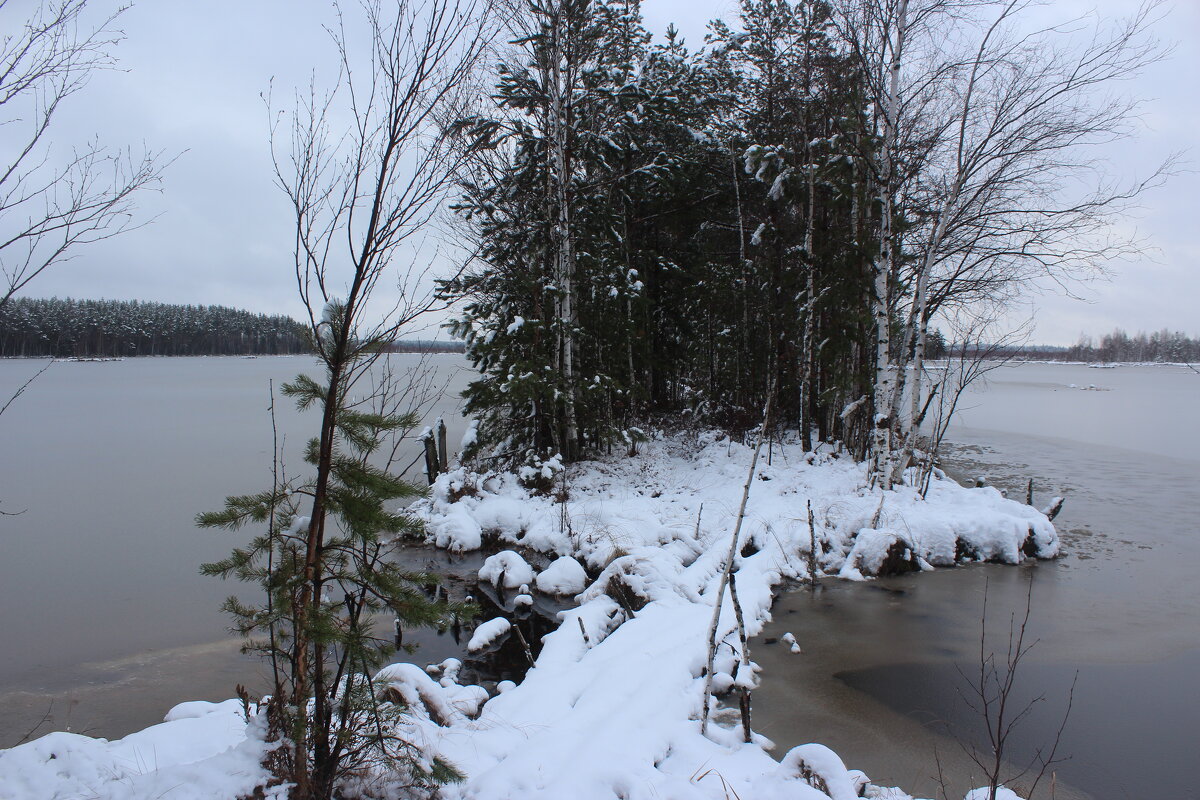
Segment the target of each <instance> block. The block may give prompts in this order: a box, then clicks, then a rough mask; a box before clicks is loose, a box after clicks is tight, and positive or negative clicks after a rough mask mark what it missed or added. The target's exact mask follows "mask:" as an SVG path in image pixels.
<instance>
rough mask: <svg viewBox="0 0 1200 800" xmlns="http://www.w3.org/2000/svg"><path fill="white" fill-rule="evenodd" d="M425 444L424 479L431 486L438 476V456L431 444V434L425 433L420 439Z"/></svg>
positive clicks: (435, 448)
mask: <svg viewBox="0 0 1200 800" xmlns="http://www.w3.org/2000/svg"><path fill="white" fill-rule="evenodd" d="M422 441H423V442H424V443H425V477H426V479H428V481H429V485H430V486H432V485H433V482H434V480H436V479H437V476H438V454H437V447H436V446H435V445H434V443H433V434H432V433H427V434H425V437H424V438H423V439H422Z"/></svg>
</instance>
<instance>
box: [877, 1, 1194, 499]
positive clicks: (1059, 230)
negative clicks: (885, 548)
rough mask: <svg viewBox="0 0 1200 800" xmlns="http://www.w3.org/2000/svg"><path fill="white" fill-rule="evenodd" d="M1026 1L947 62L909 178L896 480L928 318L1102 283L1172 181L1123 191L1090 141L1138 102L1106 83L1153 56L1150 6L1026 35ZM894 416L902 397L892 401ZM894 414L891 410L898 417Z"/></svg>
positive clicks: (1126, 117) (1154, 179)
mask: <svg viewBox="0 0 1200 800" xmlns="http://www.w3.org/2000/svg"><path fill="white" fill-rule="evenodd" d="M1031 5H1032V4H1031V3H1030V2H1029V0H1007V1H1006V2H1003V3H998V4H994V5H992V6H990V7H988V8H986V9H984V13H985V14H990V15H991V18H990V19H988V18H987V17H986V16H983V15H981V18H980V20H979V21H978V22H977V23H976V24H975V25H974V26H966V25H965V24H964V23H961V22H960V27H967V28H968V29H969V30H970V33H971V34H974V38H973V39H972V38H967V40H966V41H965V42H964V43H963V48H964V50H965V53H964V56H963V57H961V58H960V59H959V60H957V62H955V63H953V64H952V65H950V66H948V67H947V71H948V72H952V73H953V74H954V80H950V81H947V82H945V84H944V86H943V88H942V91H943V92H945V93H946V95H947V99H946V101H945V103H944V105H943V107H944V108H946V109H947V111H949V112H950V120H951V121H952V124H951V125H948V126H947V127H946V128H945V129H944V131H943V134H942V136H941V139H940V141H939V142H938V143H937V144H936V146H935V147H933V148H931V152H930V154H929V158H928V159H927V163H926V165H925V167H924V168H923V170H922V172H921V175H920V179H919V182H920V184H921V188H920V193H921V195H922V197H921V199H920V200H919V201H918V202H919V205H920V206H922V209H921V210H922V216H923V217H924V219H925V224H924V230H923V232H922V234H921V237H920V238H919V239H918V240H917V241H916V242H914V246H913V249H914V255H915V258H914V259H913V263H914V265H915V266H914V271H913V274H911V275H910V276H909V277H908V283H909V284H910V285H912V286H913V287H914V288H913V293H912V295H911V298H910V305H909V311H908V313H907V315H906V319H905V331H906V347H905V348H904V349H903V351H902V353H901V359H902V362H901V364H902V365H903V362H904V361H907V360H909V359H910V358H911V362H910V366H911V370H909V371H908V374H909V378H908V380H909V382H910V385H909V387H908V398H909V407H908V413H907V416H906V418H905V419H904V420H903V423H904V431H903V433H904V451H903V454H902V455H901V457H899V458H897V460H896V473H895V475H894V477H895V478H897V479H898V478H899V477H900V474H901V473H902V471H903V469H904V467H905V466H906V465H907V464H908V463H909V462H910V460H911V458H912V453H913V448H914V446H915V444H916V439H917V435H918V433H919V419H918V418H919V414H920V408H921V406H922V402H923V386H924V376H923V371H924V364H923V361H924V352H925V340H926V335H927V330H928V325H929V320H930V318H931V316H932V315H933V314H934V313H936V312H938V311H939V310H945V309H947V308H948V307H950V306H955V305H965V304H970V303H979V302H991V303H995V302H999V301H1004V300H1006V299H1008V298H1010V297H1012V296H1014V295H1016V294H1019V293H1021V292H1023V291H1026V290H1027V289H1028V288H1029V286H1030V285H1031V284H1036V283H1038V282H1041V283H1045V282H1047V281H1051V282H1056V283H1058V284H1060V285H1068V286H1069V285H1070V284H1071V283H1072V282H1075V281H1079V280H1085V279H1088V278H1091V277H1094V276H1096V275H1097V274H1099V273H1100V272H1101V271H1102V269H1103V267H1104V265H1105V264H1106V263H1108V262H1110V261H1112V260H1114V259H1117V258H1120V257H1122V256H1127V255H1130V254H1131V253H1135V252H1137V251H1138V250H1139V243H1138V241H1137V240H1136V239H1135V238H1133V237H1130V236H1121V235H1118V234H1116V233H1114V230H1115V225H1114V223H1116V222H1117V221H1118V218H1119V217H1120V216H1122V215H1123V214H1125V213H1126V212H1127V211H1128V210H1129V207H1130V205H1131V204H1132V203H1133V202H1134V201H1135V200H1136V198H1137V197H1138V196H1139V195H1140V194H1141V193H1142V192H1144V191H1145V190H1146V189H1148V188H1150V187H1152V186H1154V185H1156V184H1157V183H1158V182H1160V181H1161V180H1162V179H1163V178H1164V177H1165V176H1166V175H1167V174H1169V172H1170V171H1171V167H1172V159H1171V158H1170V157H1168V158H1167V159H1166V160H1165V161H1164V162H1163V164H1162V165H1161V166H1160V167H1159V168H1158V169H1157V170H1155V171H1154V172H1153V173H1152V174H1151V175H1150V176H1148V177H1144V178H1141V179H1138V180H1134V181H1132V182H1130V183H1127V184H1120V183H1117V182H1115V181H1113V180H1112V179H1110V178H1109V177H1108V176H1107V174H1106V173H1105V171H1104V166H1103V164H1102V163H1100V162H1098V160H1097V158H1096V153H1095V149H1096V147H1097V146H1099V145H1106V144H1111V143H1112V142H1114V141H1119V140H1122V139H1125V138H1128V137H1129V136H1130V135H1131V125H1130V121H1131V119H1132V117H1133V115H1134V113H1135V112H1136V109H1137V105H1138V102H1137V100H1135V99H1132V98H1129V97H1122V96H1120V95H1116V94H1114V92H1113V87H1114V85H1115V84H1116V83H1117V82H1119V81H1122V80H1125V79H1128V78H1130V77H1132V76H1133V75H1135V74H1136V73H1137V72H1138V71H1140V70H1141V69H1142V68H1144V67H1145V66H1147V65H1148V64H1150V63H1152V62H1153V61H1155V60H1157V59H1159V58H1161V57H1162V54H1163V50H1162V48H1161V47H1160V46H1159V45H1158V44H1157V43H1156V42H1155V41H1154V40H1153V39H1152V38H1151V37H1149V36H1148V34H1147V27H1148V25H1149V23H1150V22H1151V21H1152V19H1153V14H1154V10H1155V8H1156V6H1157V4H1156V3H1148V4H1146V5H1144V6H1142V7H1141V8H1140V9H1139V10H1138V12H1137V13H1136V14H1135V15H1134V16H1133V17H1131V18H1129V19H1126V20H1120V21H1117V22H1115V23H1113V24H1111V25H1107V26H1106V25H1102V24H1100V23H1099V22H1096V23H1094V25H1093V26H1092V29H1091V30H1090V31H1086V32H1084V33H1083V34H1082V36H1081V35H1080V34H1079V32H1078V28H1079V27H1080V26H1081V25H1082V24H1084V23H1085V22H1086V20H1071V21H1069V22H1068V23H1066V24H1064V25H1056V26H1052V27H1046V28H1040V29H1035V30H1032V31H1028V30H1026V31H1022V30H1021V28H1020V26H1021V24H1022V22H1023V20H1022V19H1021V14H1022V12H1026V11H1028V10H1029V8H1030V6H1031ZM894 400H895V402H894V405H893V407H894V408H895V409H898V408H899V406H900V398H899V396H898V395H897V396H896V397H895V398H894ZM897 417H899V415H897Z"/></svg>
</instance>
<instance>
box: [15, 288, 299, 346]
mask: <svg viewBox="0 0 1200 800" xmlns="http://www.w3.org/2000/svg"><path fill="white" fill-rule="evenodd" d="M310 350H311V348H310V346H309V344H308V335H307V329H306V328H305V327H304V326H302V325H300V324H299V323H298V322H296V321H295V320H293V319H291V318H289V317H285V316H278V315H276V316H269V315H266V314H253V313H251V312H249V311H240V310H238V309H234V308H226V307H224V306H192V305H187V306H181V305H169V304H166V303H147V302H139V301H137V300H129V301H117V300H72V299H69V298H68V299H65V300H62V299H58V298H50V299H32V298H13V299H10V300H9V302H8V303H7V304H6V305H5V306H4V307H3V308H0V356H2V357H48V356H51V357H56V358H66V357H77V358H83V357H88V358H91V357H104V358H112V357H123V356H200V355H288V354H292V353H307V352H310Z"/></svg>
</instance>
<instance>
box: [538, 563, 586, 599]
mask: <svg viewBox="0 0 1200 800" xmlns="http://www.w3.org/2000/svg"><path fill="white" fill-rule="evenodd" d="M535 583H536V585H537V588H538V591H539V592H545V593H546V594H556V595H575V594H579V593H580V592H582V591H583V590H584V588H585V587H586V586H587V572H585V571H584V569H583V566H582V565H580V563H579V562H578V561H576V560H575V559H573V558H571V557H570V556H563V557H562V558H559V559H557V560H556V561H554V563H552V564H551V565H550V566H548V567H546V568H545V569H544V570H542V571H541V572H540V573H539V574H538V576H537V581H536V582H535Z"/></svg>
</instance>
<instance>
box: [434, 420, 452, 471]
mask: <svg viewBox="0 0 1200 800" xmlns="http://www.w3.org/2000/svg"><path fill="white" fill-rule="evenodd" d="M435 427H436V429H437V446H438V465H439V466H440V467H441V471H442V472H446V471H448V469H449V466H450V454H449V453H448V452H447V450H446V421H445V420H444V419H442V418H441V417H438V421H437V425H436V426H435Z"/></svg>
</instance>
